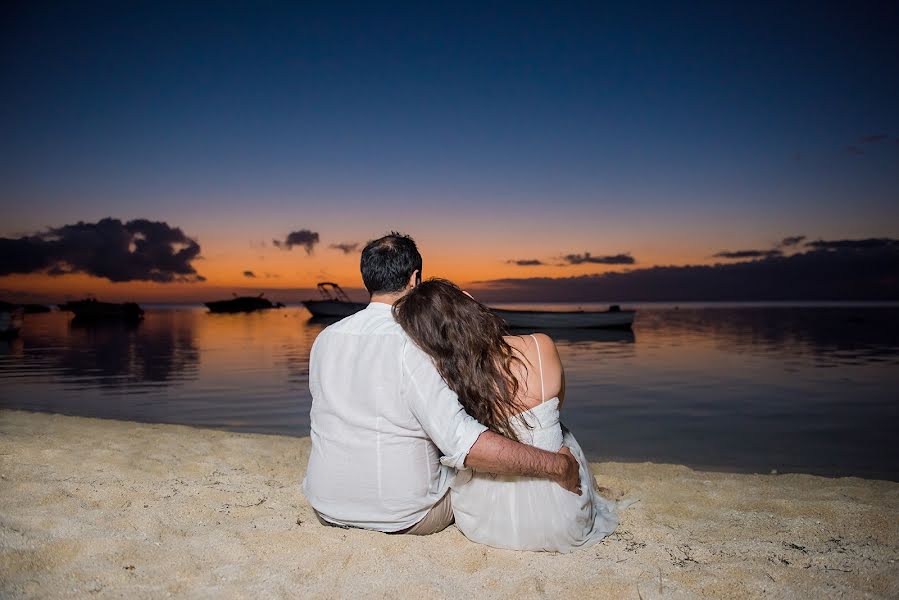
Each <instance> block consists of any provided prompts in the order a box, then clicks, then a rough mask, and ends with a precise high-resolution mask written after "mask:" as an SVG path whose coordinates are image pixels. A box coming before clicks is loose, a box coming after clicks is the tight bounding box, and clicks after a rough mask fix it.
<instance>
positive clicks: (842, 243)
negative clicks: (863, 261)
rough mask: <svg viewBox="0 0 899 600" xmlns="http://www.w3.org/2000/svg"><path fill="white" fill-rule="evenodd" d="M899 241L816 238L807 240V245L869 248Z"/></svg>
mask: <svg viewBox="0 0 899 600" xmlns="http://www.w3.org/2000/svg"><path fill="white" fill-rule="evenodd" d="M897 243H899V240H893V239H890V238H866V239H862V240H815V241H812V242H806V243H805V245H806V246H808V247H809V248H816V249H819V250H867V249H870V248H888V247H893V246H896V244H897Z"/></svg>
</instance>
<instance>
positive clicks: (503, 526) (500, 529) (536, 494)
mask: <svg viewBox="0 0 899 600" xmlns="http://www.w3.org/2000/svg"><path fill="white" fill-rule="evenodd" d="M506 341H507V342H508V343H509V344H510V345H511V346H512V347H513V349H515V350H516V351H517V352H518V353H519V354H520V356H521V357H522V358H523V359H524V362H525V366H521V365H518V366H517V367H516V368H515V369H514V372H515V376H516V378H517V379H518V381H519V393H518V398H517V400H518V401H519V403H520V404H521V405H523V406H525V407H527V410H525V411H523V412H522V413H521V414H520V415H518V418H513V419H512V421H511V426H512V429H513V431H514V432H515V433H516V435H517V436H518V437H519V440H520V441H522V442H523V443H528V444H531V445H533V446H536V447H538V448H542V449H544V450H549V451H553V452H556V451H558V450H559V449H560V448H561V447H562V445H563V444H564V445H566V446H568V447H569V448H570V449H571V452H572V454H573V455H574V457H575V458H576V459H577V461H578V463H579V464H580V474H581V489H582V490H583V493H582V495H580V496H578V495H577V494H573V493H571V492H569V491H567V490H565V489H563V488H561V487H560V486H558V485H556V484H555V483H553V482H552V481H549V480H546V479H536V478H531V477H518V476H511V475H492V474H489V473H478V472H472V471H463V472H460V473H459V474H458V475H457V478H456V482H455V483H454V484H453V487H452V503H453V513H454V514H455V517H456V525H457V526H458V527H459V529H460V530H461V531H462V533H464V534H465V535H466V537H468V538H469V539H471V540H473V541H475V542H479V543H482V544H487V545H490V546H495V547H498V548H510V549H513V550H547V551H556V552H570V551H572V550H574V549H576V548H578V547H582V546H589V545H591V544H593V543H596V542H598V541H599V540H601V539H602V538H603V537H605V536H607V535H608V534H609V533H611V532H612V531H614V529H615V527H616V526H617V523H618V518H617V514H616V513H615V505H614V503H612V502H609V501H607V500H605V499H603V498H602V497H601V496H599V495H598V494H597V493H596V487H595V483H594V479H593V474H592V473H591V472H590V469H589V464H588V463H587V459H586V457H585V456H584V453H583V450H581V447H580V445H578V443H577V440H575V439H574V436H572V435H571V433H570V432H569V431H567V430H566V429H565V428H564V427H562V425H561V423H560V422H559V406H560V403H561V400H560V396H561V395H562V394H563V393H564V377H563V373H562V366H561V361H560V360H559V356H558V353H557V352H556V349H555V344H553V342H552V340H551V339H550V338H549V337H547V336H545V335H543V334H535V335H533V336H520V337H519V336H507V337H506Z"/></svg>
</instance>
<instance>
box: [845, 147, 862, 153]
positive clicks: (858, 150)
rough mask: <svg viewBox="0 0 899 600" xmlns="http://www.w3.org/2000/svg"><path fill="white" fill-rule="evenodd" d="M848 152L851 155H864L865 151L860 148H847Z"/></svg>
mask: <svg viewBox="0 0 899 600" xmlns="http://www.w3.org/2000/svg"><path fill="white" fill-rule="evenodd" d="M846 152H848V153H849V154H864V153H865V151H864V150H862V149H861V148H859V147H858V146H846Z"/></svg>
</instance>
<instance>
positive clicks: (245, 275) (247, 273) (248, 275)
mask: <svg viewBox="0 0 899 600" xmlns="http://www.w3.org/2000/svg"><path fill="white" fill-rule="evenodd" d="M243 276H244V277H249V278H251V279H255V278H256V273H254V272H253V271H244V272H243Z"/></svg>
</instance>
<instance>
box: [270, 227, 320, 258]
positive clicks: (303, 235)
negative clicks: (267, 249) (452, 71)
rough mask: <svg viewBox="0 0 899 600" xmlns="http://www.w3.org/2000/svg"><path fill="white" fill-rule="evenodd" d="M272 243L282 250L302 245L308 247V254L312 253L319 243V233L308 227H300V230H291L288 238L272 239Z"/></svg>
mask: <svg viewBox="0 0 899 600" xmlns="http://www.w3.org/2000/svg"><path fill="white" fill-rule="evenodd" d="M272 243H273V244H274V245H275V247H277V248H280V249H281V250H292V249H293V247H294V246H302V247H303V248H305V249H306V254H312V250H313V249H314V248H315V245H316V244H317V243H318V233H317V232H315V231H309V230H308V229H300V230H299V231H292V232H290V233H289V234H288V235H287V239H285V240H284V241H283V242H282V241H281V240H272Z"/></svg>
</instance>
